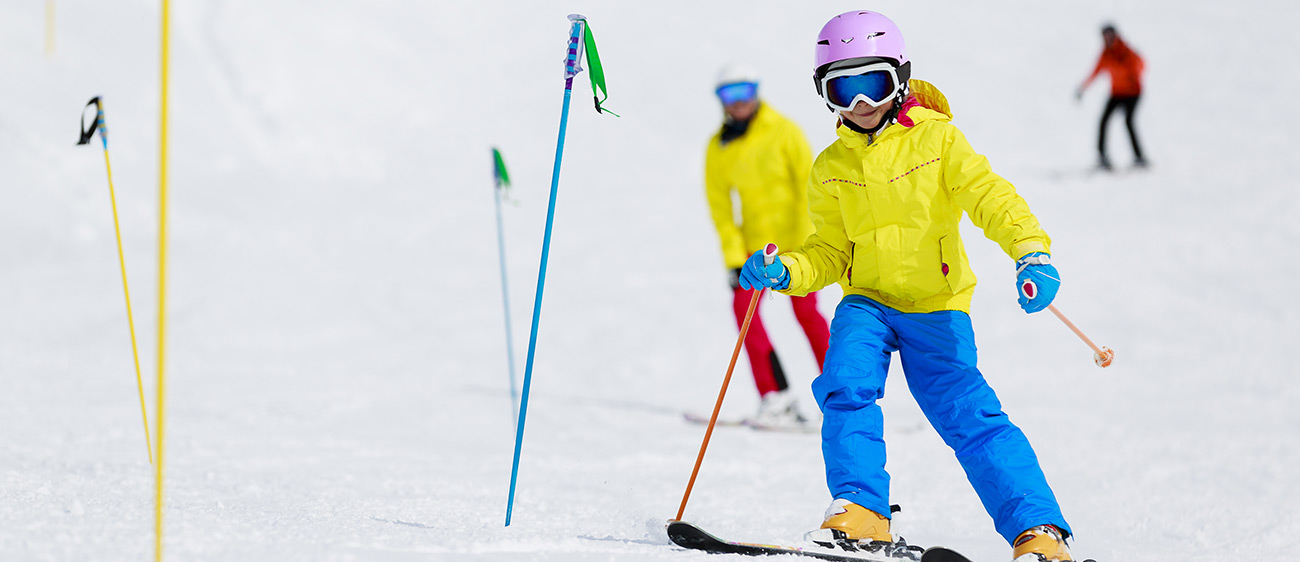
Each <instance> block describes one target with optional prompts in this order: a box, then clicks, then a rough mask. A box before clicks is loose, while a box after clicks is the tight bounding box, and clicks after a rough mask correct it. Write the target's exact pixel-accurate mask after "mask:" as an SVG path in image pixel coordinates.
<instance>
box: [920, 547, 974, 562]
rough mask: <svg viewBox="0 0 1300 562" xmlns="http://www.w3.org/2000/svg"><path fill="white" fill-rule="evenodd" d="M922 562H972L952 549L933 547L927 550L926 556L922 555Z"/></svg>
mask: <svg viewBox="0 0 1300 562" xmlns="http://www.w3.org/2000/svg"><path fill="white" fill-rule="evenodd" d="M921 562H971V559H970V558H967V557H965V556H962V554H961V553H960V552H957V551H955V550H953V549H951V548H944V547H942V546H933V547H930V548H927V549H926V550H925V554H922V555H921Z"/></svg>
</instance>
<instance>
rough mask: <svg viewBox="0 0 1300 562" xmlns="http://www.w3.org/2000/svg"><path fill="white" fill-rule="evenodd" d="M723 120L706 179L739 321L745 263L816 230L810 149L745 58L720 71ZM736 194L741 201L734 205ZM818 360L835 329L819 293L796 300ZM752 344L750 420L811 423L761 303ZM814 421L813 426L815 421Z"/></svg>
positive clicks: (745, 297) (748, 347) (749, 337)
mask: <svg viewBox="0 0 1300 562" xmlns="http://www.w3.org/2000/svg"><path fill="white" fill-rule="evenodd" d="M716 93H717V95H718V101H719V102H720V103H721V104H722V110H723V124H722V127H721V128H720V129H719V130H718V131H717V132H716V133H714V135H713V137H712V138H711V139H710V140H709V146H708V149H707V152H706V155H705V170H704V184H705V193H706V195H707V198H708V202H709V211H710V214H711V215H712V218H713V222H714V226H715V227H717V229H718V238H719V241H720V242H721V245H722V257H723V261H724V263H725V265H726V267H727V268H728V269H729V270H731V289H732V294H733V299H732V308H733V310H734V312H735V314H736V324H737V325H741V324H743V322H744V319H745V315H746V313H747V312H748V311H749V302H750V292H749V291H748V290H743V289H741V288H740V284H739V277H740V266H742V265H744V263H745V258H747V257H748V256H749V254H750V253H751V252H753V251H755V250H758V249H760V248H762V247H763V246H764V245H766V244H767V242H768V241H774V242H776V243H777V244H780V245H782V246H789V247H797V246H799V245H801V244H803V242H804V240H805V239H806V238H807V237H808V235H809V234H812V232H813V224H812V219H810V218H809V216H808V193H807V184H808V170H809V166H811V165H812V154H811V149H810V148H809V147H808V141H807V140H806V139H805V138H804V136H803V132H802V131H800V130H799V126H798V125H796V124H795V123H794V122H793V121H791V120H789V119H788V118H786V117H785V116H783V115H781V114H780V113H778V112H777V111H776V110H775V109H773V108H772V107H770V106H769V105H768V104H765V103H763V102H762V100H761V99H760V98H759V97H758V77H757V75H756V74H755V73H754V72H753V70H751V69H749V68H748V67H745V66H744V65H735V64H733V65H729V66H727V67H725V68H723V69H722V71H721V72H720V74H719V76H718V81H717V90H716ZM733 195H734V196H735V202H737V203H738V204H739V205H738V206H739V208H738V209H735V210H734V211H733ZM790 301H791V305H792V306H793V308H794V315H795V319H796V320H798V322H799V325H800V327H802V328H803V331H804V334H805V335H806V336H807V337H808V343H809V344H810V345H811V346H812V351H813V355H814V357H815V358H816V360H817V370H818V373H820V372H821V366H822V362H823V361H824V360H825V358H826V347H827V345H828V342H829V340H830V328H829V326H828V323H827V321H826V317H824V316H822V313H821V312H820V311H818V310H817V294H816V293H810V294H808V295H806V296H802V295H801V296H798V297H793V298H791V299H790ZM745 351H746V352H747V354H748V356H749V363H750V366H751V368H752V369H753V372H754V384H755V386H756V387H757V389H758V394H759V397H760V402H759V408H758V413H757V414H756V415H755V416H754V417H753V418H751V419H749V420H748V422H749V423H750V425H752V426H754V427H758V428H769V429H795V428H803V427H805V426H806V425H807V424H808V422H809V421H810V420H808V419H807V418H805V417H804V416H803V415H802V414H801V413H800V412H799V409H798V407H797V403H798V402H797V399H796V396H795V394H794V393H793V392H791V391H790V390H789V386H790V385H789V382H788V381H787V380H786V377H785V372H784V370H783V369H782V367H781V361H780V360H779V359H777V355H776V350H775V349H774V348H773V346H772V342H771V340H769V339H768V337H767V332H766V330H764V328H763V321H762V318H761V317H760V316H759V313H758V311H757V310H755V312H754V317H753V319H752V320H751V321H750V325H749V332H748V333H747V334H746V335H745ZM808 427H811V426H808Z"/></svg>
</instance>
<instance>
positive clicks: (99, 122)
mask: <svg viewBox="0 0 1300 562" xmlns="http://www.w3.org/2000/svg"><path fill="white" fill-rule="evenodd" d="M92 105H93V106H95V121H94V122H92V123H91V124H90V128H86V113H85V109H82V113H81V139H80V140H78V141H77V144H78V145H82V144H90V141H91V139H93V138H95V132H96V131H98V132H99V140H100V141H102V143H103V145H104V169H105V170H107V172H108V200H109V203H111V204H112V206H113V234H114V236H115V237H116V238H117V262H118V265H119V266H121V268H122V292H123V293H124V294H125V295H126V325H127V327H129V328H130V330H131V356H132V358H134V360H135V386H136V389H137V390H138V391H139V393H140V419H141V420H143V421H144V445H145V448H146V449H147V450H148V451H149V462H150V464H152V463H153V446H152V445H150V442H149V414H148V411H147V409H146V408H145V402H144V380H143V379H142V378H141V376H140V352H139V348H138V346H137V345H136V337H135V315H134V313H132V312H131V287H130V285H128V284H127V281H126V252H124V251H123V250H122V226H121V224H120V223H119V222H118V219H117V193H116V192H115V190H114V189H113V164H112V163H111V162H110V161H109V158H108V125H107V124H106V123H105V122H104V102H103V101H102V100H100V99H99V96H95V97H94V98H91V100H90V102H88V103H87V104H86V107H90V106H92Z"/></svg>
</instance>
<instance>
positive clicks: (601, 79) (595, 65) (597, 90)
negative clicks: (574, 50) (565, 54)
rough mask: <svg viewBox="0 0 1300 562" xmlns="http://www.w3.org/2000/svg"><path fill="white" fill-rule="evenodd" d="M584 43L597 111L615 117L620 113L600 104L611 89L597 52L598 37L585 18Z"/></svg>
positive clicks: (606, 97) (607, 97) (607, 96)
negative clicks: (607, 84) (607, 85)
mask: <svg viewBox="0 0 1300 562" xmlns="http://www.w3.org/2000/svg"><path fill="white" fill-rule="evenodd" d="M583 23H584V24H585V25H583V29H584V33H583V41H582V42H583V45H584V46H585V47H586V49H587V64H588V65H589V66H590V67H591V68H589V69H588V70H589V71H590V72H589V74H590V76H591V93H592V96H591V97H592V99H594V100H595V102H596V113H600V112H605V113H608V114H610V115H613V116H614V117H618V116H619V114H617V113H614V112H613V111H610V110H608V109H605V108H603V107H601V106H600V104H602V103H605V100H607V99H609V91H608V90H607V89H606V88H605V69H604V68H603V67H601V66H600V53H597V52H596V37H595V36H593V35H592V34H591V22H590V21H587V20H583Z"/></svg>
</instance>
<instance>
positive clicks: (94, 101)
mask: <svg viewBox="0 0 1300 562" xmlns="http://www.w3.org/2000/svg"><path fill="white" fill-rule="evenodd" d="M92 105H93V106H95V120H94V121H93V122H91V124H90V128H89V129H87V128H86V108H85V107H83V108H81V140H78V141H77V144H78V145H82V144H90V139H93V138H95V131H96V130H98V129H99V127H100V125H101V124H102V123H103V121H104V106H103V105H102V104H100V103H99V96H95V97H93V98H91V99H90V101H89V102H86V107H90V106H92Z"/></svg>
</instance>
